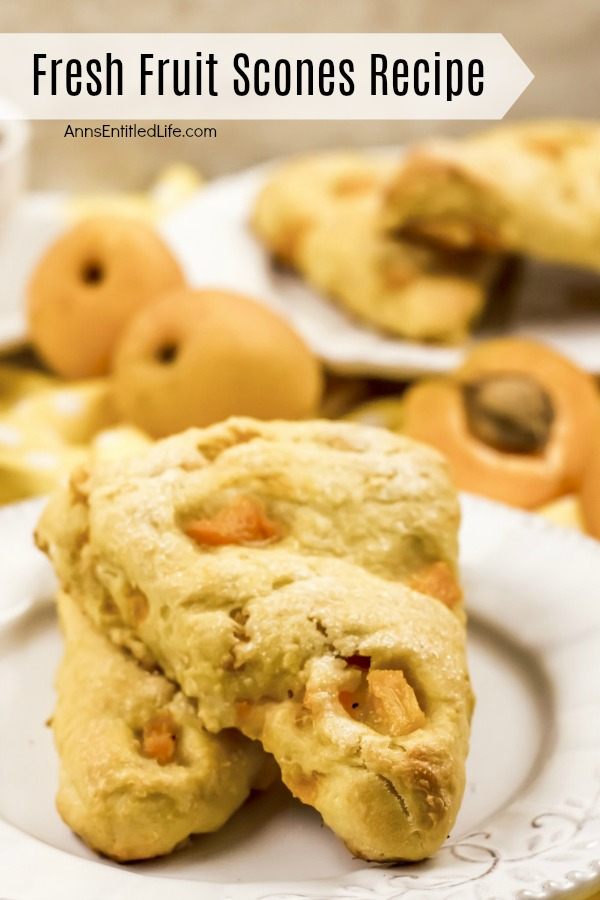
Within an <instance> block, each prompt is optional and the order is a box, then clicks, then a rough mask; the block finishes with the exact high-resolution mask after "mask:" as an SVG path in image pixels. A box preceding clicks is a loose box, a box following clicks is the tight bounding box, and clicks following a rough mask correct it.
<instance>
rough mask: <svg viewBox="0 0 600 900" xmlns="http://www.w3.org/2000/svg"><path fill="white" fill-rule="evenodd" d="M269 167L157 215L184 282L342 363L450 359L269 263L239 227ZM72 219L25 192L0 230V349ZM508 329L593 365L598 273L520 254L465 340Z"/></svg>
mask: <svg viewBox="0 0 600 900" xmlns="http://www.w3.org/2000/svg"><path fill="white" fill-rule="evenodd" d="M387 152H389V151H387ZM397 152H398V153H399V152H400V151H397ZM269 169H270V166H259V167H256V168H252V169H248V170H246V171H244V172H240V173H238V174H235V175H230V176H227V177H223V178H218V179H216V180H215V181H213V182H211V183H210V184H208V185H207V186H206V187H203V188H201V189H200V190H199V191H198V192H197V193H196V194H195V195H194V196H193V197H192V198H191V199H190V200H189V201H188V202H187V203H185V204H184V205H183V206H181V207H180V208H179V209H177V210H176V211H175V212H174V213H172V214H171V215H169V216H168V217H167V218H165V219H164V220H163V222H162V223H161V225H160V230H161V231H162V234H163V236H164V237H165V239H166V240H167V242H168V243H169V244H170V245H171V247H172V249H173V250H174V252H175V253H176V254H177V256H178V257H179V258H180V260H181V262H182V265H183V267H184V269H185V271H186V273H187V276H188V278H189V279H190V282H191V283H192V284H195V285H198V286H201V287H207V286H210V287H220V288H226V289H227V288H229V289H231V290H236V291H241V292H244V293H247V294H251V295H253V296H255V297H256V298H257V299H259V300H263V301H264V302H265V303H267V304H268V305H270V306H272V307H274V308H275V309H277V310H279V311H280V312H281V314H282V315H284V316H286V317H287V318H288V319H289V320H290V321H291V322H292V324H293V325H294V326H295V327H296V328H297V329H298V330H299V331H300V332H301V333H302V335H303V336H304V338H305V340H306V341H307V343H308V344H309V345H310V347H311V348H312V350H313V351H314V352H315V353H316V354H317V355H318V356H320V357H321V358H322V359H323V360H324V361H325V362H326V363H327V364H328V365H329V367H330V368H332V369H334V370H336V371H338V372H341V373H347V374H353V375H372V376H384V377H390V378H404V377H411V376H414V375H423V374H429V373H444V372H448V371H450V370H452V369H453V368H455V367H456V366H457V365H458V364H459V363H460V361H461V360H462V359H463V357H464V355H465V353H466V352H467V350H468V347H469V344H468V343H467V344H465V345H462V346H458V347H443V346H435V345H432V344H419V343H415V342H411V341H404V340H400V339H398V338H395V337H392V336H386V335H384V334H382V333H381V332H378V331H376V330H375V329H371V328H369V327H368V326H365V325H364V324H363V323H361V322H358V320H356V319H354V318H353V317H352V316H350V315H349V314H347V313H345V312H344V311H343V310H342V309H341V308H340V307H338V306H336V305H335V304H334V303H332V302H331V301H330V300H328V299H327V298H325V297H323V296H321V295H319V294H317V293H316V292H315V291H313V290H311V289H310V288H308V287H307V286H306V285H305V284H304V283H303V282H302V281H301V279H299V278H298V277H297V276H295V275H294V274H293V273H290V272H285V271H282V270H280V269H277V268H275V267H273V266H272V265H271V263H270V261H269V259H268V256H267V254H266V253H265V252H264V250H263V248H262V247H261V246H260V244H259V243H258V241H257V240H256V239H255V238H254V237H253V235H252V234H251V232H250V229H249V228H248V219H249V216H250V210H251V208H252V204H253V201H254V198H255V196H256V194H257V192H258V190H260V187H261V186H262V184H263V183H264V180H265V178H266V177H267V174H268V172H269ZM72 221H73V212H72V210H71V212H70V213H69V198H68V196H67V195H66V194H58V193H56V194H51V193H31V194H28V195H26V196H25V197H23V199H22V200H21V202H20V204H19V205H18V206H17V209H16V211H15V213H14V214H13V216H12V218H11V219H10V220H9V222H8V223H7V224H6V228H5V229H4V230H3V232H0V277H1V278H2V290H1V291H0V352H1V351H2V350H3V349H9V348H10V347H12V346H14V345H15V344H18V343H21V342H23V341H25V339H26V318H25V292H26V285H27V281H28V279H29V276H30V273H31V271H32V269H33V267H34V266H35V264H36V262H37V260H38V259H39V257H40V255H41V254H42V253H43V251H44V250H45V249H46V248H47V246H48V245H49V244H50V243H51V241H52V240H53V239H54V238H55V237H56V236H57V235H58V234H60V233H61V232H62V231H63V230H64V229H65V228H67V227H68V225H69V224H70V223H71V222H72ZM509 334H518V335H524V336H527V337H531V338H535V339H538V340H541V341H546V342H547V343H550V344H552V345H553V346H555V347H556V348H557V349H558V350H560V351H561V352H563V353H564V354H565V355H566V356H568V357H570V358H571V359H572V360H573V362H575V363H577V364H578V365H580V366H581V367H582V368H584V369H587V370H588V371H590V372H594V373H600V275H598V276H596V275H594V274H590V273H588V272H583V271H576V270H571V269H560V268H550V267H547V266H543V265H538V264H533V263H527V264H526V265H525V266H524V267H523V272H522V276H521V280H520V286H519V288H518V290H516V291H515V298H514V300H511V301H510V302H508V301H507V302H506V304H505V308H503V305H502V302H501V298H500V297H498V298H496V301H495V303H494V305H493V307H492V308H491V309H489V310H488V312H487V314H486V317H485V319H484V321H483V322H482V324H481V325H480V326H478V327H477V328H476V329H475V333H474V335H473V338H472V340H474V341H478V340H481V339H484V338H488V337H492V336H496V335H509Z"/></svg>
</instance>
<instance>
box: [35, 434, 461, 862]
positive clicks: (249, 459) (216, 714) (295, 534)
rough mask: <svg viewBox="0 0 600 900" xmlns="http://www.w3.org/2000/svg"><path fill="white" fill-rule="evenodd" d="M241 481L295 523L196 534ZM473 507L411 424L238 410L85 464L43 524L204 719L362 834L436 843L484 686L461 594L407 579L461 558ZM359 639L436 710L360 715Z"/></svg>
mask: <svg viewBox="0 0 600 900" xmlns="http://www.w3.org/2000/svg"><path fill="white" fill-rule="evenodd" d="M240 494H243V495H244V496H247V497H248V496H249V497H252V498H254V499H255V500H257V501H260V502H261V504H262V505H263V506H264V509H265V510H266V514H267V515H268V517H269V518H270V519H271V520H273V521H274V522H276V523H277V524H278V526H279V527H280V529H281V533H280V537H279V539H278V540H276V541H274V542H273V543H270V544H264V545H262V546H231V545H228V546H220V547H211V548H207V547H200V546H198V544H197V543H196V542H195V541H194V540H192V539H190V538H189V537H188V536H187V535H186V533H185V530H184V529H185V523H186V521H189V520H190V519H191V518H197V517H198V516H202V517H210V516H212V515H214V514H215V513H216V512H218V510H219V509H222V508H223V507H225V506H227V504H228V503H230V502H231V501H232V499H234V498H235V497H237V496H239V495H240ZM457 523H458V510H457V502H456V497H455V494H454V491H453V490H452V487H451V485H450V483H449V481H448V478H447V474H446V469H445V465H444V464H443V462H442V461H441V459H440V457H438V456H437V454H436V453H435V452H433V451H430V450H429V449H426V448H424V447H422V446H420V445H418V444H416V443H414V442H412V441H410V440H408V439H403V438H399V437H397V436H393V435H390V434H387V433H385V432H383V431H381V432H380V431H376V430H374V429H368V428H364V427H361V426H357V425H353V424H349V423H343V424H342V423H325V422H315V423H300V424H289V423H268V424H265V423H257V422H253V421H251V420H230V421H229V422H227V423H224V424H223V425H219V426H214V427H212V428H209V429H205V430H203V431H190V432H187V433H185V434H183V435H180V436H178V437H176V438H173V439H169V440H167V441H163V442H161V443H160V444H158V445H156V446H155V447H153V448H152V449H151V450H150V451H149V452H147V453H146V454H145V455H144V456H142V457H139V458H136V459H132V460H127V461H124V462H122V463H120V464H119V465H116V466H115V465H112V466H111V465H105V466H100V467H97V468H95V469H94V471H92V472H86V471H83V472H80V473H79V476H78V477H76V478H74V479H73V481H72V484H71V486H70V488H69V489H68V490H65V491H63V492H62V493H61V494H58V495H57V496H55V498H54V499H53V500H52V501H51V503H50V505H49V507H48V509H47V511H46V513H45V514H44V517H43V519H42V522H41V524H40V527H39V529H38V540H39V542H40V544H41V545H42V546H43V547H44V548H45V549H46V550H47V551H48V552H49V554H50V556H51V558H52V559H53V561H54V564H55V566H56V569H57V572H58V574H59V578H60V579H61V581H62V582H63V585H64V586H65V588H66V589H68V590H69V591H70V592H71V594H72V595H73V596H74V597H75V599H76V600H77V602H78V603H80V604H81V605H82V606H83V607H84V608H85V609H86V610H87V611H88V613H89V614H90V615H91V616H92V617H94V618H96V620H100V621H101V622H102V624H103V626H104V627H105V628H106V627H107V626H108V627H109V630H110V625H109V619H110V615H111V613H114V614H115V615H118V616H119V617H120V618H122V620H123V621H124V622H125V623H126V626H127V628H126V629H125V630H123V629H121V630H120V631H114V632H113V633H112V634H111V636H112V637H113V639H116V640H120V641H122V642H123V643H125V644H127V645H128V646H130V647H131V648H132V649H133V650H134V652H135V651H136V650H137V652H138V653H139V654H140V655H141V656H144V655H145V654H147V655H149V658H150V659H154V660H156V661H158V663H159V664H160V666H161V667H162V668H163V670H164V671H165V673H166V674H167V675H168V676H169V677H170V678H173V679H175V680H176V681H177V682H178V683H179V685H180V686H181V689H182V691H183V693H184V694H185V695H186V696H188V697H191V698H194V700H195V701H196V703H197V707H198V714H199V716H200V719H201V721H202V723H203V724H204V725H205V727H206V728H208V729H209V730H211V731H215V732H218V731H220V730H221V729H223V728H229V727H232V726H235V727H237V728H240V729H241V730H242V731H244V732H245V733H246V734H247V735H248V736H250V737H253V738H258V739H259V740H260V741H261V742H262V744H263V746H264V747H265V749H266V750H268V751H269V752H271V753H273V755H274V756H275V759H276V760H277V762H278V763H279V765H280V767H281V771H282V777H283V779H284V781H285V782H286V784H288V786H289V787H290V788H291V790H292V791H293V792H294V793H295V794H296V796H298V797H300V799H302V800H303V801H304V802H307V803H310V804H311V805H313V806H315V807H316V808H317V809H318V810H319V811H320V812H321V814H322V816H323V818H324V820H325V822H326V823H327V824H329V825H330V826H331V827H332V828H333V829H334V830H335V831H336V832H337V833H338V834H339V835H340V836H341V837H342V838H343V840H344V841H345V842H346V844H347V845H348V846H349V847H350V848H351V849H352V851H353V852H355V853H356V854H357V855H360V856H363V857H365V858H368V859H378V860H393V859H421V858H423V857H425V856H427V855H429V854H431V853H432V852H434V851H435V850H436V849H437V847H439V845H440V844H441V842H442V841H443V840H444V838H445V837H446V834H447V833H448V830H449V829H450V827H451V825H452V823H453V821H454V818H455V815H456V812H457V810H458V806H459V804H460V799H461V797H462V792H463V787H464V760H465V756H466V752H467V744H468V733H469V717H470V712H471V705H472V699H471V692H470V687H469V681H468V674H467V668H466V660H465V647H464V637H465V636H464V627H463V624H462V618H461V613H460V607H457V612H458V614H454V613H453V612H451V611H450V610H449V609H447V608H446V606H444V604H443V603H442V602H440V600H438V599H434V598H433V597H430V596H425V595H424V594H419V593H417V592H415V591H413V590H410V589H409V588H408V587H406V585H405V582H409V581H410V580H411V578H412V577H413V576H414V575H415V573H419V572H421V571H423V569H424V567H425V568H426V567H427V566H428V565H430V564H431V563H433V562H439V563H442V564H444V565H445V566H447V567H448V569H449V570H450V571H453V572H456V552H457V547H456V528H457ZM140 611H141V612H140ZM354 658H360V659H362V660H367V661H368V663H369V665H370V667H371V670H378V669H383V670H395V669H401V670H402V672H403V673H404V675H405V677H406V680H407V681H408V683H409V684H410V686H411V688H412V689H413V690H414V693H415V695H416V697H417V699H418V702H419V705H420V707H421V709H422V710H423V712H424V714H425V717H426V721H425V724H424V725H422V726H421V727H418V728H416V729H415V730H412V731H411V732H410V733H408V734H404V735H403V736H402V737H401V738H399V737H393V736H391V735H389V734H385V733H381V732H380V731H377V730H375V729H374V728H371V727H369V726H368V725H366V724H364V723H363V722H360V721H357V720H355V719H354V718H352V717H351V716H350V715H349V714H348V712H347V711H346V709H345V708H344V707H343V705H342V704H341V702H340V695H341V694H342V692H344V691H345V690H352V688H353V685H354V684H355V683H356V679H357V678H358V677H359V676H358V674H357V669H356V668H354V667H353V665H352V663H351V660H352V659H354Z"/></svg>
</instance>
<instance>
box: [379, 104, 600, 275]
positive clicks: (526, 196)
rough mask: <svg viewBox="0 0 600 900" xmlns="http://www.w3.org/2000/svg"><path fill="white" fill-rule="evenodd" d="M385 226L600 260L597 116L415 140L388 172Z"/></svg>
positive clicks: (455, 242)
mask: <svg viewBox="0 0 600 900" xmlns="http://www.w3.org/2000/svg"><path fill="white" fill-rule="evenodd" d="M382 221H383V224H384V226H385V227H386V228H387V229H388V230H389V231H391V232H392V233H397V232H398V231H400V232H401V233H402V234H405V235H407V236H408V235H411V236H413V237H414V236H418V237H420V238H421V239H423V238H426V239H428V240H433V241H434V242H437V243H439V244H441V245H444V246H447V247H452V248H455V249H466V248H472V249H476V248H479V249H483V250H494V251H498V250H500V251H514V252H518V253H523V254H527V255H530V256H533V257H538V258H540V259H545V260H550V261H553V262H559V263H566V264H570V265H576V266H585V267H588V268H591V269H596V270H598V269H600V125H598V124H596V123H593V122H585V121H580V122H579V121H546V122H532V123H525V124H518V125H509V126H503V127H500V128H494V129H492V130H490V131H486V132H482V133H481V134H476V135H474V136H473V137H469V138H466V139H464V140H455V141H449V140H448V141H437V142H436V141H433V142H431V143H430V144H424V145H423V147H422V148H419V149H417V150H415V151H414V152H413V153H412V154H411V156H410V157H409V159H408V160H407V161H406V163H403V164H402V165H401V166H400V167H399V169H398V173H397V175H396V176H395V177H394V178H393V179H392V181H391V184H390V187H389V189H388V194H387V199H386V203H385V208H384V214H383V216H382Z"/></svg>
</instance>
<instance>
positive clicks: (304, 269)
mask: <svg viewBox="0 0 600 900" xmlns="http://www.w3.org/2000/svg"><path fill="white" fill-rule="evenodd" d="M395 169H396V166H395V165H393V164H392V163H390V162H389V161H387V160H376V159H369V158H366V157H363V156H360V155H359V154H341V153H337V154H336V153H330V154H322V155H321V156H313V157H306V158H301V159H296V160H293V161H292V162H290V163H287V164H286V165H284V166H282V167H281V168H280V169H279V170H276V171H275V173H274V174H273V175H272V176H271V178H270V180H269V181H268V182H267V183H266V185H265V187H264V188H263V190H262V192H261V193H260V195H259V197H258V199H257V201H256V205H255V209H254V213H253V227H254V230H255V232H256V234H257V235H258V236H259V237H260V239H261V240H262V241H263V242H264V243H265V245H266V246H267V248H268V249H269V250H270V251H271V253H272V254H273V255H274V256H275V257H276V258H277V259H279V260H280V261H282V262H284V263H286V264H288V265H291V266H292V267H294V268H295V269H297V270H298V272H299V273H300V274H301V275H302V276H303V277H304V278H306V280H307V282H308V283H309V284H311V285H312V286H313V287H314V288H316V289H317V290H319V291H321V292H323V293H325V294H327V295H328V296H330V297H332V298H333V299H334V300H337V301H338V302H339V303H340V305H342V306H343V307H344V308H345V309H347V310H349V311H350V312H352V313H353V314H354V315H356V316H358V317H359V318H361V319H363V320H364V321H366V322H369V323H371V324H374V325H376V326H378V327H380V328H382V329H384V330H386V331H389V332H391V333H393V334H398V335H400V336H403V337H408V338H412V339H415V340H417V339H423V340H440V341H449V342H453V341H458V340H460V339H462V338H464V336H465V334H466V331H467V329H468V327H469V324H470V323H471V322H472V321H473V319H474V318H475V317H476V316H477V314H478V313H479V311H480V310H481V308H482V306H483V303H484V299H485V291H486V287H487V285H488V283H489V281H490V279H491V276H492V274H493V270H494V268H495V264H494V263H493V262H492V261H491V259H490V258H489V257H487V256H484V255H483V254H480V253H477V252H476V253H473V252H470V253H453V254H448V253H445V252H443V251H439V250H437V249H435V248H433V247H431V246H428V245H426V244H424V243H423V242H420V243H418V242H414V241H408V240H405V239H401V238H399V237H397V236H395V235H390V234H388V233H386V231H385V230H384V229H383V228H382V225H381V221H380V219H381V204H382V199H383V196H384V191H385V188H386V185H387V183H388V181H389V178H390V176H391V173H392V172H394V171H395Z"/></svg>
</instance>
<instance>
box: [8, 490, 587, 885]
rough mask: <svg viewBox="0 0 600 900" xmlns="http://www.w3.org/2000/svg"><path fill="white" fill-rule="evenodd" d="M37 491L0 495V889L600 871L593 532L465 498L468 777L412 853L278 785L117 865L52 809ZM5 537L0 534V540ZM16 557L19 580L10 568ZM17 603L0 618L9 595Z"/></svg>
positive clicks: (50, 651) (554, 876) (47, 638)
mask: <svg viewBox="0 0 600 900" xmlns="http://www.w3.org/2000/svg"><path fill="white" fill-rule="evenodd" d="M38 508H39V504H38V503H37V502H34V503H32V502H29V503H27V504H22V505H20V506H15V507H12V508H11V507H9V508H5V509H4V510H2V511H0V546H1V547H2V548H3V556H2V560H3V568H4V567H5V565H6V563H10V571H11V572H12V575H11V578H10V580H9V582H8V583H5V581H4V580H3V581H2V590H1V591H0V608H2V607H3V608H4V609H5V616H4V619H5V624H4V626H3V627H0V685H1V686H2V689H1V691H0V735H1V747H2V751H1V752H0V896H1V897H2V898H8V900H40V898H43V900H81V898H82V897H85V900H106V898H111V900H120V898H123V900H138V898H139V900H155V898H156V900H159V898H160V900H164V897H165V896H168V897H169V900H187V898H194V900H307V898H319V900H334V898H335V900H401V898H402V900H404V898H405V900H419V898H425V900H498V898H501V900H507V898H518V900H533V898H557V897H565V896H569V897H575V896H577V897H583V896H589V894H590V893H591V892H592V890H593V888H594V886H596V887H600V679H599V678H598V666H599V660H600V604H599V603H598V599H599V596H598V595H599V593H600V545H598V544H596V543H595V542H593V541H591V540H590V539H587V538H584V537H582V536H580V535H578V534H576V533H574V532H570V531H567V530H564V531H563V530H561V529H559V528H557V527H555V526H551V525H549V524H547V523H546V522H545V521H544V520H541V519H538V518H535V517H533V516H529V515H526V514H524V513H518V512H515V511H513V510H509V509H507V508H504V507H502V506H499V505H496V504H492V503H489V502H487V501H483V500H479V499H475V498H472V497H468V496H467V497H464V498H463V510H464V523H463V530H462V548H463V552H462V566H463V574H464V580H465V585H466V593H467V600H468V606H469V609H470V613H471V627H470V661H471V669H472V675H473V680H474V685H475V689H476V692H477V696H478V703H477V709H476V713H475V719H474V724H473V740H472V750H471V754H470V758H469V768H468V787H467V791H466V796H465V801H464V804H463V808H462V810H461V813H460V817H459V821H458V823H457V825H456V827H455V829H454V831H453V833H452V835H451V837H450V839H449V841H448V843H447V844H446V846H445V847H444V848H443V849H442V850H441V852H440V853H438V854H437V856H436V857H435V858H434V859H432V860H430V861H428V862H426V863H423V864H420V865H411V866H407V867H402V866H398V867H394V868H386V867H381V866H368V865H366V864H365V863H364V862H361V861H359V860H354V859H352V858H351V856H350V855H349V854H348V853H347V852H346V850H345V849H344V848H343V846H342V845H341V844H340V843H339V842H338V841H337V839H336V838H335V837H334V836H333V835H332V834H331V833H330V832H329V831H328V830H327V829H324V828H323V826H322V825H321V824H320V820H319V817H318V816H317V814H316V813H315V812H314V811H313V810H310V809H308V808H307V807H303V806H301V805H300V804H298V803H296V802H295V801H293V800H291V798H290V797H289V796H288V795H287V794H286V792H285V791H284V790H283V789H281V788H279V789H275V790H273V791H272V792H271V793H270V794H268V795H267V796H266V797H264V796H263V797H259V798H255V799H253V800H252V801H250V802H249V803H248V804H247V805H246V807H245V808H244V809H242V810H241V811H240V812H239V813H238V814H237V815H236V816H235V817H234V818H233V820H232V821H231V822H230V823H229V824H228V825H227V826H226V827H225V828H224V829H222V831H221V832H220V833H218V834H216V835H212V836H205V837H199V838H196V839H195V840H194V841H193V842H192V843H191V845H190V846H188V847H187V848H186V849H184V850H182V851H181V852H179V853H176V854H174V855H172V856H171V857H169V858H167V859H164V860H161V861H154V862H149V863H143V864H137V865H128V866H126V867H122V866H121V867H120V866H118V865H116V864H113V863H110V862H108V861H105V860H101V859H99V858H98V857H96V856H95V855H94V854H93V853H91V852H90V851H89V850H87V849H86V848H85V847H84V846H83V845H82V844H81V843H80V842H79V841H78V840H77V839H76V838H75V837H74V835H72V834H71V833H70V831H69V830H68V829H67V828H66V826H64V825H63V824H62V822H61V821H60V819H59V818H58V815H57V814H56V812H55V810H54V805H53V795H54V792H55V789H56V778H57V763H56V758H55V754H54V751H53V748H52V742H51V736H50V733H49V730H48V729H47V728H46V727H45V726H44V722H45V720H46V719H47V717H48V716H49V714H50V713H51V710H52V706H53V693H52V687H51V682H52V673H53V671H54V669H55V666H56V662H57V660H58V657H59V654H60V639H59V636H58V633H57V627H56V622H55V618H54V612H53V610H52V608H51V607H50V606H49V605H48V604H47V603H46V604H45V605H42V606H39V605H37V606H36V608H34V609H32V610H31V611H30V612H28V613H27V614H25V615H23V608H24V604H25V603H28V602H32V601H33V602H34V604H37V603H38V601H40V600H42V599H44V597H45V596H46V595H47V593H48V590H49V581H45V580H44V579H48V578H49V574H48V570H47V568H46V564H45V560H43V558H42V557H41V554H39V553H38V552H37V551H36V550H34V549H33V547H32V544H31V539H30V532H31V526H32V522H33V521H34V520H35V517H36V515H37V512H38ZM5 548H8V550H7V552H6V553H5ZM19 569H20V570H21V572H22V579H21V580H19V579H17V578H15V572H18V570H19ZM9 608H10V609H11V610H12V613H13V615H15V616H16V614H17V613H20V616H19V617H17V618H15V621H13V623H12V624H9V623H8V618H9V614H8V612H7V610H8V609H9Z"/></svg>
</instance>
